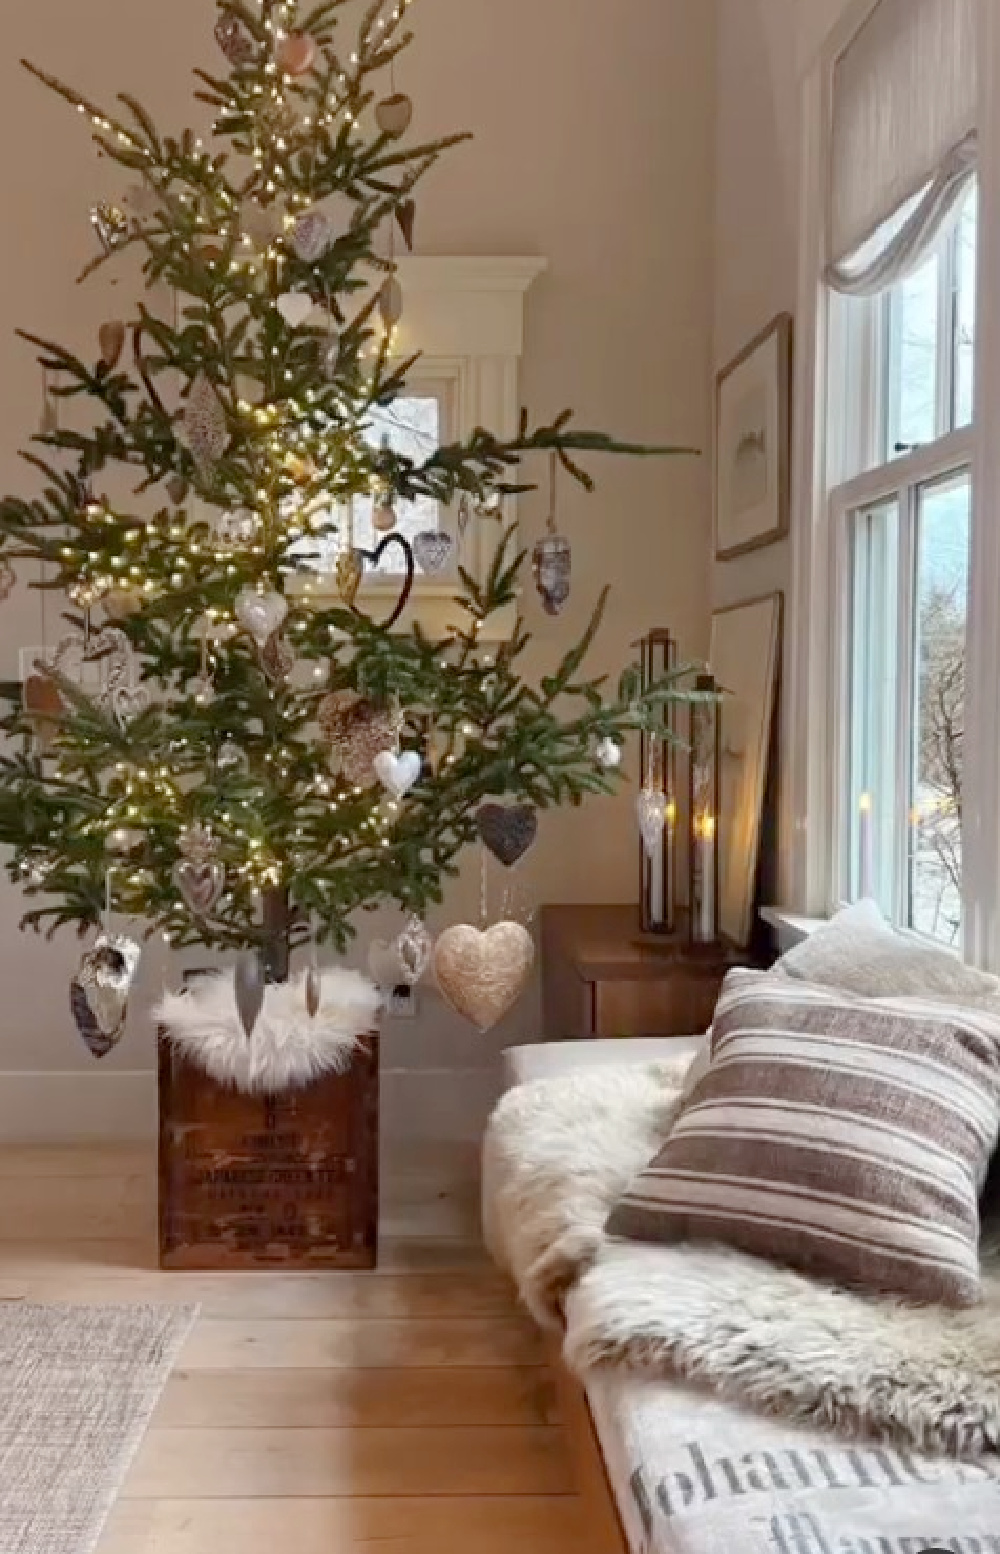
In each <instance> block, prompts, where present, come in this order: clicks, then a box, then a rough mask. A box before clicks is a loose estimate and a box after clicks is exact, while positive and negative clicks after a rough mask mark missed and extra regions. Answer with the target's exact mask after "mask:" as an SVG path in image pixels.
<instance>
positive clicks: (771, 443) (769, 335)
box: [715, 313, 792, 561]
mask: <svg viewBox="0 0 1000 1554" xmlns="http://www.w3.org/2000/svg"><path fill="white" fill-rule="evenodd" d="M791 371H792V318H791V314H789V313H782V314H780V315H779V317H777V318H776V319H775V320H774V322H773V323H771V324H769V325H768V326H767V328H766V329H765V330H764V331H763V332H762V333H761V334H759V335H758V336H757V338H756V339H755V340H751V342H750V344H749V345H748V346H747V347H746V349H745V350H744V351H741V352H740V354H739V356H737V358H736V360H735V361H733V362H730V364H729V366H728V367H725V368H724V369H723V371H722V372H720V373H719V376H718V380H717V383H716V398H715V556H716V560H717V561H727V560H728V559H729V558H730V557H731V556H740V555H742V554H743V552H744V551H748V550H756V549H757V548H758V546H761V545H771V544H773V542H774V541H775V540H778V539H780V538H781V537H782V535H784V534H787V533H788V515H789V485H790V481H789V470H790V463H791V424H790V423H791Z"/></svg>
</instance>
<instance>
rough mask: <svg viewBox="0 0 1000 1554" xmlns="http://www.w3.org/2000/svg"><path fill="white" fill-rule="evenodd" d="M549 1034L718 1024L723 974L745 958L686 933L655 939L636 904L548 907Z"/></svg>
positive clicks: (679, 1032)
mask: <svg viewBox="0 0 1000 1554" xmlns="http://www.w3.org/2000/svg"><path fill="white" fill-rule="evenodd" d="M541 928H542V989H543V999H544V1021H545V1038H546V1040H547V1041H560V1040H563V1039H566V1038H574V1037H575V1038H578V1039H579V1038H581V1037H588V1036H594V1037H596V1036H696V1035H698V1034H700V1033H701V1032H702V1031H705V1030H707V1029H708V1027H709V1025H710V1024H711V1023H712V1014H713V1012H714V1010H715V1005H716V1001H717V999H718V996H719V989H720V988H721V986H722V979H723V977H724V976H725V974H726V972H727V971H728V970H729V969H730V968H731V967H732V966H738V965H741V964H743V965H745V964H746V960H745V959H743V958H742V957H740V956H739V955H738V954H737V953H735V952H733V951H730V950H728V949H726V948H725V947H723V946H721V945H720V946H718V947H713V948H711V949H706V950H702V949H698V948H694V947H692V946H691V945H689V944H688V942H687V936H686V933H683V932H682V933H678V934H676V935H675V936H674V937H673V938H670V939H664V940H658V941H656V942H652V941H651V939H650V937H649V936H648V935H646V936H644V935H643V934H642V931H641V926H640V918H639V909H638V907H633V906H547V907H543V908H542V912H541Z"/></svg>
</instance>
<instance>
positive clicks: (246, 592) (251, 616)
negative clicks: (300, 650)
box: [236, 588, 288, 647]
mask: <svg viewBox="0 0 1000 1554" xmlns="http://www.w3.org/2000/svg"><path fill="white" fill-rule="evenodd" d="M236 619H237V620H238V621H239V623H240V625H241V626H242V627H243V629H244V631H247V632H249V634H250V636H251V637H253V639H254V641H255V642H256V643H257V645H258V647H263V646H264V644H265V643H266V642H267V640H268V638H269V637H273V636H274V634H275V632H277V631H280V630H281V628H282V626H283V625H284V624H285V621H286V620H287V619H288V600H287V599H286V598H285V596H284V594H279V593H275V592H273V591H271V592H269V593H265V594H261V593H258V592H257V590H256V588H244V589H242V590H241V591H240V593H239V594H237V596H236Z"/></svg>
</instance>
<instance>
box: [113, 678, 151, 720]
mask: <svg viewBox="0 0 1000 1554" xmlns="http://www.w3.org/2000/svg"><path fill="white" fill-rule="evenodd" d="M111 711H112V713H113V714H114V717H115V720H116V722H117V724H118V727H119V728H121V729H126V728H127V727H128V725H129V724H130V723H131V722H132V721H133V719H135V718H139V717H141V716H142V714H143V713H144V712H148V711H149V691H148V690H147V689H146V687H145V686H144V685H116V686H115V687H114V689H113V690H112V692H111Z"/></svg>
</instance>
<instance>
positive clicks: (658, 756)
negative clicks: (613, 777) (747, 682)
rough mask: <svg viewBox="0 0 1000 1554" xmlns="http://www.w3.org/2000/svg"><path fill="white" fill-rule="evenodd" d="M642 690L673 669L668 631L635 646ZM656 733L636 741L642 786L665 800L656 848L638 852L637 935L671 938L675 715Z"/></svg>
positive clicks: (666, 715) (667, 712) (667, 714)
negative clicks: (639, 925) (639, 929)
mask: <svg viewBox="0 0 1000 1554" xmlns="http://www.w3.org/2000/svg"><path fill="white" fill-rule="evenodd" d="M639 647H640V650H641V662H642V688H643V690H644V691H646V690H648V689H649V687H650V686H651V685H654V684H655V683H656V682H657V681H658V680H662V679H663V677H664V676H665V675H668V674H671V673H672V672H673V671H674V670H675V669H676V668H677V644H676V642H675V641H674V639H673V637H672V636H671V635H670V632H669V631H666V630H663V629H658V630H654V631H651V632H650V633H649V634H648V636H645V637H643V639H642V641H641V642H640V643H639ZM661 720H662V728H661V729H658V730H656V732H651V733H644V734H643V736H642V742H641V743H642V749H641V761H642V781H643V783H644V785H645V786H646V787H647V788H651V789H653V790H654V791H655V792H659V793H662V794H663V795H664V796H665V799H666V820H665V824H664V826H663V833H662V836H661V838H660V840H659V841H658V842H657V844H656V846H655V847H653V848H652V849H647V848H646V847H643V849H642V854H641V856H642V894H641V903H642V931H643V933H649V934H672V933H673V932H674V929H675V926H676V908H675V901H676V895H677V867H676V857H677V854H676V849H677V758H676V728H675V712H674V708H673V707H672V706H670V707H664V709H663V712H662V714H661Z"/></svg>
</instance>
